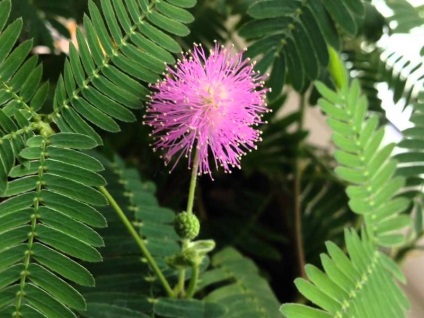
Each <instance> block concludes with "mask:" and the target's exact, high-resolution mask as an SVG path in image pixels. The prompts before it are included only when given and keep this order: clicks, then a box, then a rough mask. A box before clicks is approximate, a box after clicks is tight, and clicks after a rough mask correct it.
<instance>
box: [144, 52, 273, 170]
mask: <svg viewBox="0 0 424 318" xmlns="http://www.w3.org/2000/svg"><path fill="white" fill-rule="evenodd" d="M253 66H254V63H251V61H250V59H244V58H243V53H242V52H241V53H235V52H234V49H233V47H231V48H225V47H223V46H219V45H218V44H216V45H215V47H214V49H213V50H210V51H209V55H208V56H207V54H206V52H205V50H204V49H203V47H202V46H201V45H195V47H194V49H193V51H189V52H188V53H187V54H183V57H182V60H179V61H178V63H177V65H176V67H175V68H170V67H168V74H167V75H166V77H165V78H164V79H163V80H162V81H158V82H157V83H156V84H155V85H153V94H152V96H151V102H150V105H149V107H148V108H147V112H146V115H145V116H144V122H145V123H146V124H147V125H149V126H151V127H152V128H153V132H152V136H153V138H155V142H154V144H153V145H154V150H157V149H159V150H162V151H163V152H164V159H165V164H168V163H170V162H171V161H173V163H174V165H173V167H172V169H173V168H174V167H175V165H176V164H177V162H178V161H179V159H180V158H181V156H183V155H184V156H185V157H188V158H189V166H190V165H191V161H192V160H193V155H194V154H193V153H196V154H197V156H198V160H199V167H198V171H197V172H198V173H199V174H203V173H208V174H210V175H211V162H214V165H215V166H216V167H217V168H218V167H219V166H221V167H223V169H224V170H225V172H230V168H231V167H239V168H240V159H241V157H242V156H243V155H245V154H246V152H247V151H251V150H252V149H256V143H257V142H258V141H259V140H260V139H261V138H260V134H261V132H260V131H258V130H257V129H255V128H256V126H257V125H258V124H261V123H263V121H262V119H261V118H262V115H263V113H265V112H267V108H266V103H265V98H266V93H267V91H268V89H266V88H264V87H263V84H264V82H263V80H264V77H263V76H261V75H260V74H259V73H257V72H255V71H254V70H253ZM209 157H212V158H209ZM172 169H171V170H172Z"/></svg>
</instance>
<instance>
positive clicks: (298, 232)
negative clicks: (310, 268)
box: [293, 95, 306, 277]
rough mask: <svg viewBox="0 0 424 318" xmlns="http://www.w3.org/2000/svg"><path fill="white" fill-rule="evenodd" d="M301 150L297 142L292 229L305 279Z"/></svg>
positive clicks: (302, 111)
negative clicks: (301, 199)
mask: <svg viewBox="0 0 424 318" xmlns="http://www.w3.org/2000/svg"><path fill="white" fill-rule="evenodd" d="M305 105H306V103H305V96H304V95H301V97H300V110H299V112H300V118H299V126H298V131H299V132H300V131H301V130H302V129H303V120H304V113H305ZM301 149H302V141H299V143H298V144H297V151H296V157H295V162H294V184H293V187H294V191H293V192H294V227H295V244H296V255H297V262H298V266H299V271H300V276H301V277H306V274H305V263H306V262H305V252H304V250H303V234H302V206H301V202H300V197H301V193H302V189H301V178H302V172H301V166H300V164H301V162H300V153H301Z"/></svg>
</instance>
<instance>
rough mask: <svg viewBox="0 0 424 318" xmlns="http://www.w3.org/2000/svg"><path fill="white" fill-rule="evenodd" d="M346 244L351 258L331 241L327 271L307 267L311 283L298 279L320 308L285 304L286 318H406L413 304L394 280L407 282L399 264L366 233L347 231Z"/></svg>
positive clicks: (325, 257)
mask: <svg viewBox="0 0 424 318" xmlns="http://www.w3.org/2000/svg"><path fill="white" fill-rule="evenodd" d="M345 241H346V246H347V252H348V255H349V257H347V256H346V255H345V254H344V253H343V251H342V250H341V249H340V248H339V247H337V246H336V245H335V244H334V243H331V242H328V243H327V244H326V245H327V253H328V254H321V262H322V265H323V268H324V271H322V270H320V269H319V268H317V267H315V266H313V265H307V266H306V267H305V270H306V274H307V276H308V278H309V280H310V281H307V280H305V279H303V278H298V279H296V280H295V284H296V287H297V288H298V289H299V291H300V292H301V293H302V295H303V296H305V297H306V298H307V299H308V300H310V301H311V302H312V303H314V304H315V305H317V306H318V307H319V308H314V307H310V306H305V305H301V304H284V305H283V306H282V307H281V312H282V314H283V315H284V316H285V317H287V318H291V317H293V318H297V317H314V318H325V317H328V318H330V317H361V318H362V317H363V318H367V317H369V318H372V317H393V318H396V317H403V316H404V315H405V311H406V310H407V309H408V308H409V303H408V300H407V298H406V297H405V295H404V294H403V292H402V291H401V289H399V287H398V286H397V284H396V282H395V280H394V278H396V279H399V280H400V281H402V282H405V278H404V277H403V275H402V273H401V271H400V269H399V267H398V266H397V265H396V263H394V262H393V261H392V260H391V259H390V258H389V257H387V256H386V255H385V254H383V253H381V252H379V251H378V250H377V249H376V246H375V244H374V243H373V241H372V240H370V239H369V238H368V237H367V235H365V234H364V235H362V237H359V236H358V235H357V234H356V233H355V232H354V231H349V230H346V232H345ZM383 291H384V292H383ZM383 293H384V297H382V294H383Z"/></svg>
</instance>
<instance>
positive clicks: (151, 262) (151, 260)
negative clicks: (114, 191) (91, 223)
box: [99, 186, 175, 298]
mask: <svg viewBox="0 0 424 318" xmlns="http://www.w3.org/2000/svg"><path fill="white" fill-rule="evenodd" d="M99 189H100V192H102V193H103V194H104V196H105V197H106V199H107V200H108V201H109V204H110V205H111V206H112V208H113V209H114V210H115V212H116V213H117V214H118V216H119V218H120V219H121V221H122V223H124V225H125V227H126V228H127V230H128V232H129V233H130V234H131V236H132V237H133V238H134V240H135V242H136V243H137V245H138V247H139V248H140V250H141V252H142V254H143V256H144V257H145V258H146V260H147V263H148V264H149V265H150V267H151V268H152V270H153V272H154V273H155V274H156V276H157V277H158V278H159V280H160V282H161V283H162V285H163V287H164V288H165V291H166V293H167V294H168V296H169V297H172V298H174V297H175V295H174V292H173V291H172V289H171V286H170V285H169V283H168V281H167V280H166V278H165V276H164V275H163V273H162V271H161V270H160V268H159V266H158V265H157V264H156V261H155V260H154V258H153V256H152V255H151V254H150V252H149V250H148V249H147V247H146V244H145V243H144V241H143V240H142V238H141V237H140V235H139V234H138V233H137V231H136V230H135V229H134V227H133V226H132V224H131V222H130V220H128V218H127V216H126V215H125V213H124V211H122V209H121V207H120V206H119V205H118V203H117V202H116V201H115V199H114V198H113V197H112V195H111V194H110V193H109V191H108V190H107V189H106V188H105V187H103V186H101V187H99Z"/></svg>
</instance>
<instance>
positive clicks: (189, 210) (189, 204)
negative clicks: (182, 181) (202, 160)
mask: <svg viewBox="0 0 424 318" xmlns="http://www.w3.org/2000/svg"><path fill="white" fill-rule="evenodd" d="M191 169H192V170H191V179H190V188H189V190H188V200H187V210H186V212H187V213H193V202H194V193H195V190H196V180H197V171H198V170H199V155H198V152H197V150H196V152H195V154H194V158H193V167H192V168H191Z"/></svg>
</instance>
